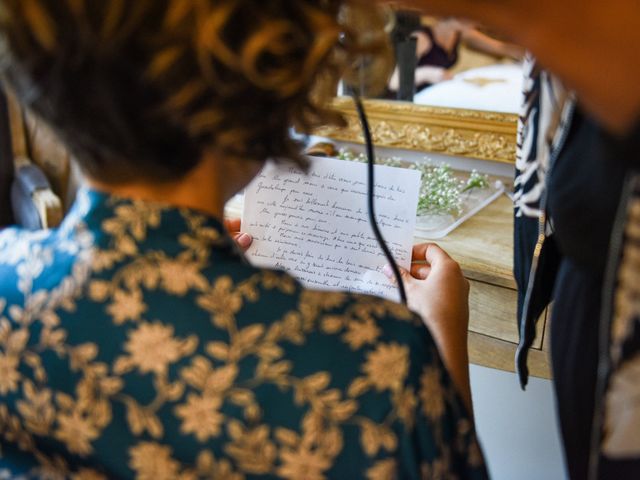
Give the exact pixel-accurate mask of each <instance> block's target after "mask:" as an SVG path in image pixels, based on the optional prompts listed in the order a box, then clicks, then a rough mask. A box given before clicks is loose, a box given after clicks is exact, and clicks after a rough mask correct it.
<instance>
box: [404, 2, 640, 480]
mask: <svg viewBox="0 0 640 480" xmlns="http://www.w3.org/2000/svg"><path fill="white" fill-rule="evenodd" d="M404 3H405V4H406V5H407V6H413V7H417V8H420V9H423V10H424V11H427V9H428V11H429V13H434V14H440V15H464V16H466V17H469V18H472V19H474V20H477V21H480V22H483V23H484V24H486V25H488V26H490V27H492V28H495V29H496V30H499V31H500V32H502V33H503V34H505V35H506V36H508V37H509V38H512V39H513V41H514V42H516V43H518V44H520V45H522V46H523V47H525V48H527V49H529V50H531V52H532V53H533V55H535V57H536V58H537V66H536V67H535V72H537V73H535V75H532V77H531V78H532V79H533V81H538V82H542V84H547V86H551V84H552V82H550V81H549V80H548V74H546V73H545V72H544V70H546V71H548V72H551V73H553V74H554V75H555V76H556V77H557V78H558V79H559V80H560V81H561V82H562V83H563V84H564V88H566V89H569V90H570V91H572V93H570V94H569V95H568V96H565V97H564V100H563V99H562V98H561V97H560V96H558V97H556V98H553V99H551V101H552V102H554V103H555V107H554V109H555V111H556V114H557V119H556V121H551V122H549V118H544V116H545V115H550V114H551V116H554V115H556V114H552V113H551V110H550V109H548V108H543V109H538V108H532V109H531V110H530V111H529V112H528V115H527V118H528V120H527V121H525V123H524V124H523V125H522V127H521V132H522V135H521V140H522V141H523V143H522V145H521V151H523V152H525V153H526V154H527V155H528V153H527V152H531V151H532V150H531V148H539V149H540V150H541V151H544V152H546V153H544V152H543V153H541V156H540V158H539V159H542V160H544V161H548V164H547V165H544V166H543V168H538V166H537V165H536V164H535V162H531V163H530V165H529V167H531V169H530V173H532V174H535V175H537V174H538V173H539V172H542V173H543V177H544V178H543V179H542V181H541V182H538V185H539V186H541V187H542V188H539V189H537V190H536V189H535V188H534V189H529V188H527V189H525V190H523V191H521V192H524V193H525V194H529V195H530V200H532V201H531V202H529V205H527V202H526V201H524V200H525V199H524V198H523V197H520V204H519V206H520V207H524V208H529V207H532V208H534V209H535V208H538V207H539V208H540V213H541V217H540V221H539V223H540V230H539V232H538V238H539V240H540V241H539V242H538V244H537V245H536V246H535V247H534V248H533V251H534V258H533V262H532V263H533V266H532V267H531V277H530V279H529V281H528V282H527V285H526V292H524V299H523V305H522V316H521V318H520V333H521V342H520V348H519V350H518V356H517V362H518V368H519V372H520V377H521V382H522V384H523V385H526V380H527V371H526V352H527V349H528V347H529V346H530V345H531V341H532V339H533V336H534V335H535V323H534V322H535V319H536V318H537V317H536V313H537V312H539V311H540V310H539V309H540V308H544V306H545V305H546V303H547V302H548V301H549V300H550V299H551V298H552V299H553V300H554V307H553V312H552V320H551V360H552V367H553V377H554V388H555V393H556V400H557V407H558V413H559V418H560V427H561V433H562V438H563V442H564V448H565V456H566V460H567V466H568V471H569V475H570V477H571V478H572V479H576V480H578V479H580V480H582V479H584V478H590V479H596V478H605V479H606V478H616V479H617V478H620V479H622V478H640V435H639V434H638V431H639V430H638V429H639V428H640V396H639V395H638V385H640V295H638V285H640V267H639V265H640V264H639V263H638V258H640V234H639V232H640V89H638V88H637V79H638V78H640V62H637V61H636V59H637V57H638V51H640V15H638V3H637V2H636V1H635V0H613V1H610V2H606V3H605V2H584V1H578V0H567V1H563V2H556V1H553V0H540V1H537V2H516V1H497V0H495V1H494V0H484V1H465V0H428V1H427V0H408V1H406V2H404ZM536 79H537V80H536ZM553 82H555V81H553ZM554 90H555V91H556V92H558V91H559V90H558V89H553V88H552V89H549V88H547V87H546V86H543V87H542V88H535V89H533V90H532V91H531V93H532V94H531V95H529V98H528V100H527V101H528V102H529V105H530V106H532V107H535V106H536V105H541V104H542V103H545V102H547V103H548V102H549V100H550V99H549V98H544V97H537V96H538V95H541V96H544V95H546V94H547V93H548V92H551V91H554ZM576 100H577V103H576ZM536 117H537V118H536ZM541 125H542V126H544V125H546V126H547V127H549V126H553V128H549V129H548V130H547V128H545V130H547V131H538V132H537V133H535V130H536V129H538V128H539V127H540V126H541ZM556 127H557V128H556ZM527 141H537V142H538V143H537V145H536V144H534V145H533V146H532V145H528V144H527V143H526V142H527ZM546 154H548V155H549V156H548V158H545V155H546ZM527 155H525V156H523V157H521V159H522V160H523V163H522V165H521V167H524V168H527V167H528V166H527V165H525V164H524V162H526V161H527ZM536 157H538V156H537V155H533V156H531V157H530V158H536ZM520 178H521V182H525V177H520ZM536 196H538V198H537V199H536V198H534V197H536ZM521 273H522V272H521Z"/></svg>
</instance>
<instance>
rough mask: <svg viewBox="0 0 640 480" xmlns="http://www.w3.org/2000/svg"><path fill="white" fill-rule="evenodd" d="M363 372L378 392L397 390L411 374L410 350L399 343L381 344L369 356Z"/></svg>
mask: <svg viewBox="0 0 640 480" xmlns="http://www.w3.org/2000/svg"><path fill="white" fill-rule="evenodd" d="M362 371H363V373H365V375H366V376H367V379H368V381H369V384H370V385H372V386H373V387H374V388H375V389H376V390H377V391H383V390H397V389H398V388H400V386H402V385H403V384H404V381H405V379H406V377H407V373H408V372H409V349H408V348H407V347H406V346H404V345H399V344H397V343H392V344H388V345H387V344H379V345H378V347H377V348H376V349H375V350H374V351H372V352H369V353H368V354H367V361H366V363H365V364H364V365H363V366H362Z"/></svg>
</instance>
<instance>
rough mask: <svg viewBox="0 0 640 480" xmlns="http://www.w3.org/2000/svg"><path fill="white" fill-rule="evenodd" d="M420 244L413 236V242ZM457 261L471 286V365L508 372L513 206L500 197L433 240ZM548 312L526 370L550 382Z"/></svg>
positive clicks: (512, 342) (513, 326)
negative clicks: (442, 236) (438, 238)
mask: <svg viewBox="0 0 640 480" xmlns="http://www.w3.org/2000/svg"><path fill="white" fill-rule="evenodd" d="M423 241H425V240H424V239H422V238H419V237H417V238H416V242H423ZM435 243H437V244H438V245H440V246H441V247H442V248H444V249H445V250H447V252H449V254H450V255H451V256H452V257H453V258H454V259H455V260H456V261H457V262H458V263H460V266H461V267H462V270H463V272H464V274H465V276H466V277H467V279H468V280H469V282H470V284H471V295H470V312H471V316H470V319H469V323H470V325H469V354H470V356H471V362H472V363H474V364H477V365H482V366H486V367H490V368H497V369H500V370H506V371H511V372H513V371H514V370H515V368H514V367H515V365H514V358H515V352H516V347H517V343H518V326H517V303H516V302H517V297H516V284H515V280H514V278H513V204H512V202H511V200H509V198H507V197H506V196H502V197H501V198H499V199H498V200H496V201H495V202H493V203H492V204H491V205H489V206H488V207H486V208H485V209H483V210H482V211H481V212H480V213H478V214H477V215H475V216H474V217H472V218H471V219H469V220H468V221H467V222H465V223H464V224H462V225H461V226H460V227H458V228H457V229H456V230H454V231H453V232H452V233H450V234H449V235H447V236H446V237H445V238H443V239H440V240H437V241H435ZM546 327H547V314H546V313H545V314H544V318H541V319H540V321H539V322H538V332H537V336H536V340H535V342H534V344H533V348H532V350H531V352H530V353H529V371H530V374H531V375H533V376H536V377H542V378H550V370H549V360H548V353H547V351H548V328H546Z"/></svg>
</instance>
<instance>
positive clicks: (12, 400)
mask: <svg viewBox="0 0 640 480" xmlns="http://www.w3.org/2000/svg"><path fill="white" fill-rule="evenodd" d="M376 21H377V20H376V16H375V15H374V13H373V12H372V9H371V8H370V5H368V4H365V3H364V2H362V3H360V2H359V1H355V0H278V1H270V2H264V1H258V0H253V1H251V0H218V1H214V0H136V1H127V0H109V1H102V0H0V38H1V39H2V40H1V43H2V47H1V48H2V50H3V52H2V56H1V58H2V62H3V64H2V66H3V71H4V73H5V77H6V79H7V80H8V83H9V84H10V85H11V87H12V88H13V89H14V90H15V91H16V93H17V95H18V96H19V98H20V99H21V100H22V102H23V103H24V104H25V106H27V107H28V108H30V109H32V110H33V111H34V112H36V113H37V114H39V115H40V116H41V117H42V118H43V119H44V120H46V121H47V122H49V123H50V124H51V125H52V126H53V127H54V128H55V129H56V130H57V132H58V134H59V135H60V137H61V139H62V140H63V141H64V142H65V143H66V145H67V146H68V147H69V148H71V149H72V151H73V152H74V154H75V156H76V157H77V162H78V164H79V166H80V168H81V169H82V171H83V172H84V174H85V176H86V181H87V184H88V185H89V187H90V188H87V189H84V190H82V191H81V192H80V193H79V194H78V199H77V201H76V204H75V206H74V208H73V209H72V211H71V213H70V214H69V215H68V217H67V218H66V219H65V221H64V223H63V225H62V226H61V227H60V228H59V229H57V230H52V231H45V232H37V233H28V232H25V231H21V230H19V229H9V230H7V231H4V232H3V233H2V234H1V235H0V477H1V478H40V477H42V478H74V479H89V478H91V479H98V478H140V479H149V480H150V479H154V480H157V479H173V478H185V479H186V478H189V479H192V478H216V479H244V478H285V479H303V478H306V479H323V478H336V479H347V478H369V479H391V478H414V479H417V478H441V477H449V476H451V477H456V478H485V477H486V471H485V467H484V465H483V460H482V454H481V452H480V449H479V446H478V444H477V441H476V438H475V433H474V428H473V422H472V420H471V416H470V410H468V408H466V407H465V403H466V404H467V407H470V403H471V402H470V394H469V379H468V368H467V353H466V326H467V321H468V310H467V295H468V285H467V284H466V281H465V280H464V278H463V277H462V275H461V273H460V269H459V267H458V266H457V264H455V262H453V261H452V260H451V259H450V258H449V257H448V256H447V255H446V254H445V253H444V252H443V251H442V250H440V249H438V248H437V247H436V246H433V245H421V246H417V247H416V249H415V251H414V254H415V255H416V256H417V257H420V258H421V259H426V260H427V261H428V262H429V265H430V266H425V265H424V264H422V266H420V267H416V268H415V269H414V271H412V272H404V277H405V281H406V283H407V287H408V293H409V296H410V304H411V306H412V308H413V310H415V311H416V312H418V313H419V314H420V315H417V314H415V313H412V312H411V311H409V310H408V309H406V308H404V307H402V306H400V305H398V304H395V303H391V302H388V301H384V300H382V299H378V298H373V297H368V296H363V295H352V294H346V293H331V292H316V291H311V290H307V289H304V288H302V287H301V286H300V285H299V284H298V283H297V282H296V281H294V280H293V279H292V278H291V277H290V276H288V275H287V274H285V273H283V272H276V271H267V270H260V269H257V268H253V267H251V266H250V265H248V264H247V262H246V261H245V259H244V257H243V256H242V254H241V252H239V251H238V249H237V247H236V245H235V244H234V242H233V241H232V239H231V238H230V237H229V235H228V233H227V232H226V231H225V229H224V227H223V226H222V223H221V220H222V217H223V207H224V204H225V202H226V200H227V199H229V198H230V197H231V196H232V195H234V194H235V193H236V192H237V191H239V190H240V189H242V188H243V187H244V186H245V185H246V184H247V183H248V182H249V181H251V179H252V178H253V177H254V176H255V175H256V174H257V172H258V171H259V170H260V168H261V167H262V165H263V164H264V162H265V161H266V159H267V158H280V159H288V160H287V161H294V162H298V163H299V164H300V163H301V162H303V160H302V157H301V156H300V155H299V153H298V152H299V150H298V146H297V145H296V144H295V143H294V142H293V141H292V140H291V139H290V137H289V135H288V129H289V128H290V126H291V125H296V126H297V127H298V128H300V129H302V130H307V131H308V130H309V129H311V128H312V127H313V126H315V125H317V124H319V123H323V122H326V121H329V120H331V114H330V113H329V112H327V111H325V109H324V108H323V103H322V102H323V99H324V98H325V97H326V95H325V94H324V93H326V92H330V91H332V90H333V88H334V87H335V85H336V79H337V78H339V76H340V75H341V74H342V72H343V65H350V64H352V62H353V59H354V58H355V55H358V54H359V53H362V52H366V51H370V50H371V49H372V48H374V47H375V44H376V43H379V42H378V40H375V39H376V38H378V39H379V38H381V36H380V34H377V37H376V33H375V30H372V31H370V32H368V31H365V28H364V26H366V25H375V24H376V23H375V22H376ZM380 31H382V29H380ZM372 39H373V40H372ZM333 91H335V90H333ZM283 161H284V160H283ZM423 322H426V324H427V325H428V326H429V327H430V328H431V330H432V333H433V337H432V336H431V335H430V333H429V331H428V330H427V328H425V325H424V323H423ZM439 351H440V352H441V353H442V357H441V354H440V353H439ZM449 372H450V373H449Z"/></svg>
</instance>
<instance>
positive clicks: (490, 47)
mask: <svg viewBox="0 0 640 480" xmlns="http://www.w3.org/2000/svg"><path fill="white" fill-rule="evenodd" d="M462 40H463V41H464V42H465V43H466V44H467V46H468V47H469V48H471V49H472V50H476V51H478V52H482V53H486V54H488V55H492V56H494V57H510V58H512V59H514V60H522V58H523V57H524V49H523V48H521V47H519V46H517V45H513V44H511V43H506V42H501V41H500V40H496V39H495V38H491V37H490V36H489V35H485V34H484V33H482V32H481V31H479V30H476V29H475V28H465V29H464V30H463V31H462Z"/></svg>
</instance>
